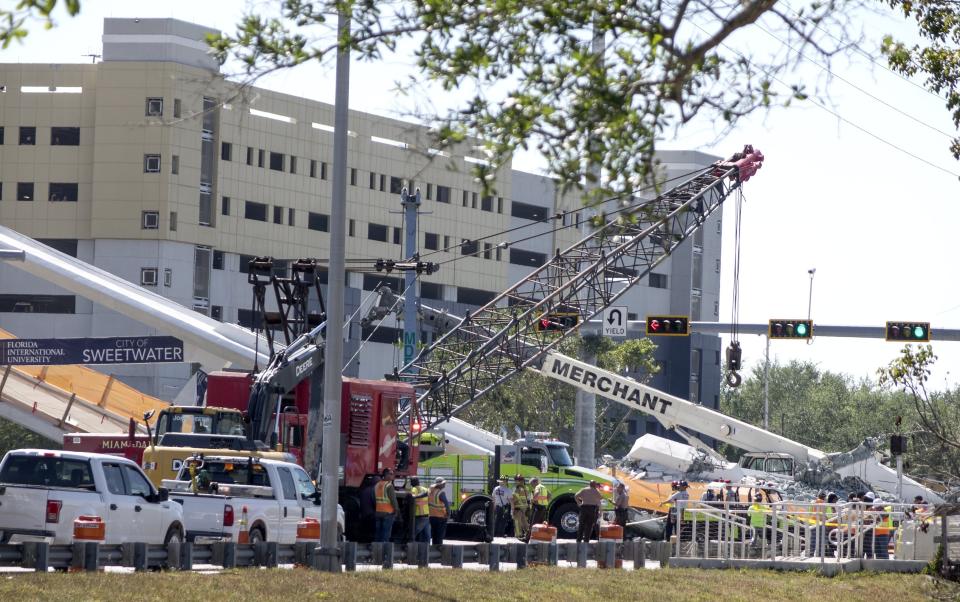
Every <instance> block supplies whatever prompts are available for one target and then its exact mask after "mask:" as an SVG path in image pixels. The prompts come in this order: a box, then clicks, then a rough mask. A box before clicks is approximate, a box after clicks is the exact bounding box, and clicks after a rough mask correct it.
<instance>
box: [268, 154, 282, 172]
mask: <svg viewBox="0 0 960 602" xmlns="http://www.w3.org/2000/svg"><path fill="white" fill-rule="evenodd" d="M284 159H285V157H284V156H283V153H275V152H273V151H270V169H272V170H273V171H283V162H284Z"/></svg>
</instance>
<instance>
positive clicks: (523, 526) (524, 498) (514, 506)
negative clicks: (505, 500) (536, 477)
mask: <svg viewBox="0 0 960 602" xmlns="http://www.w3.org/2000/svg"><path fill="white" fill-rule="evenodd" d="M529 508H530V494H529V493H528V492H527V484H526V483H525V479H524V478H523V475H520V474H518V475H517V476H516V477H515V478H514V479H513V497H511V498H510V514H511V515H512V516H513V535H514V537H516V538H517V539H520V540H526V538H527V533H528V532H529V531H530V525H529V523H528V522H527V510H528V509H529Z"/></svg>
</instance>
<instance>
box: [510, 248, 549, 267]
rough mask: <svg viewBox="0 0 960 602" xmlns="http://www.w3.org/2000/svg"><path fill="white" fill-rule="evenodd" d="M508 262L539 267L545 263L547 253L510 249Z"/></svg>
mask: <svg viewBox="0 0 960 602" xmlns="http://www.w3.org/2000/svg"><path fill="white" fill-rule="evenodd" d="M510 263H512V264H514V265H525V266H527V267H540V266H542V265H543V264H545V263H547V255H546V254H545V253H535V252H533V251H524V250H523V249H510Z"/></svg>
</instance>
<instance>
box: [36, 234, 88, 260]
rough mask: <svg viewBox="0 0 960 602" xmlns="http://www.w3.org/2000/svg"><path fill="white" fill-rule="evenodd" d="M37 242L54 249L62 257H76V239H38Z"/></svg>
mask: <svg viewBox="0 0 960 602" xmlns="http://www.w3.org/2000/svg"><path fill="white" fill-rule="evenodd" d="M37 242H39V243H43V244H45V245H47V246H48V247H50V248H52V249H56V250H57V251H60V252H61V253H63V254H64V255H69V256H70V257H76V256H77V246H78V244H79V243H78V242H77V239H76V238H38V239H37Z"/></svg>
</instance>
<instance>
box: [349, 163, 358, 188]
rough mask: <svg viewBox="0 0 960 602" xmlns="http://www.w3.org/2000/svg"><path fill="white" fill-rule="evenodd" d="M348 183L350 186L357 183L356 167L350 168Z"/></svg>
mask: <svg viewBox="0 0 960 602" xmlns="http://www.w3.org/2000/svg"><path fill="white" fill-rule="evenodd" d="M350 185H351V186H356V185H357V168H356V167H351V168H350Z"/></svg>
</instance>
